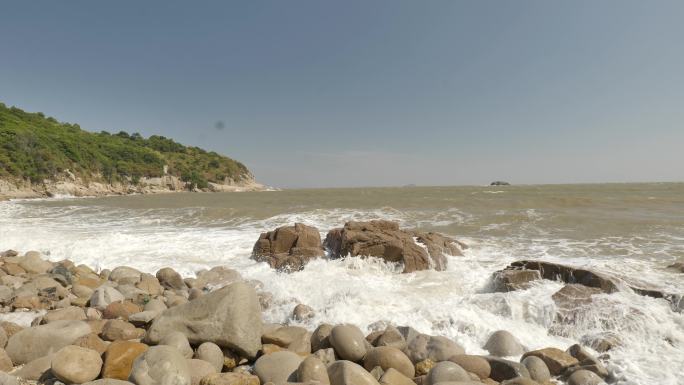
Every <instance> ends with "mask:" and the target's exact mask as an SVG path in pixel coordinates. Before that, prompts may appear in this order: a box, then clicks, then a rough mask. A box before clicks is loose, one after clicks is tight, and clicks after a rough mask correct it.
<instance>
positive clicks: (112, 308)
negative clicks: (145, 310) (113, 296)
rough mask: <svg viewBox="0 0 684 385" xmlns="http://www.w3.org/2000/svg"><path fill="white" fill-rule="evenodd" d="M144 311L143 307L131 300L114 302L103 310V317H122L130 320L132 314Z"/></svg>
mask: <svg viewBox="0 0 684 385" xmlns="http://www.w3.org/2000/svg"><path fill="white" fill-rule="evenodd" d="M140 311H142V309H141V307H140V306H138V305H136V304H134V303H132V302H130V301H124V302H112V303H110V304H109V305H107V307H106V308H105V309H104V311H103V312H102V317H104V318H107V319H113V318H121V319H124V320H128V317H129V316H130V315H131V314H135V313H139V312H140Z"/></svg>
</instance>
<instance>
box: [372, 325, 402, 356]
mask: <svg viewBox="0 0 684 385" xmlns="http://www.w3.org/2000/svg"><path fill="white" fill-rule="evenodd" d="M375 346H378V347H379V346H391V347H393V348H397V349H399V350H402V351H403V350H406V347H407V344H406V339H404V336H403V335H402V334H401V332H399V330H398V329H397V328H395V327H394V326H387V328H385V331H384V332H382V334H381V335H380V336H379V337H378V338H377V339H376V340H375Z"/></svg>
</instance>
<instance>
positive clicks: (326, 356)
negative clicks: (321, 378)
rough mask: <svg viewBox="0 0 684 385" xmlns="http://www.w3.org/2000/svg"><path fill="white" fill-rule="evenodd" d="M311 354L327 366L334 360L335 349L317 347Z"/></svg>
mask: <svg viewBox="0 0 684 385" xmlns="http://www.w3.org/2000/svg"><path fill="white" fill-rule="evenodd" d="M312 356H314V357H316V358H318V359H319V360H321V361H323V363H324V364H325V366H328V365H330V364H332V363H333V362H335V361H336V358H335V350H334V349H333V348H327V349H318V350H316V351H315V352H314V353H313V354H312Z"/></svg>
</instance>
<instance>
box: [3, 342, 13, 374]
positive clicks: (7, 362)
mask: <svg viewBox="0 0 684 385" xmlns="http://www.w3.org/2000/svg"><path fill="white" fill-rule="evenodd" d="M13 368H14V365H13V364H12V359H11V358H10V356H9V354H7V352H6V351H5V349H2V348H0V372H11V371H12V369H13Z"/></svg>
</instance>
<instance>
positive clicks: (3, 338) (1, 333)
mask: <svg viewBox="0 0 684 385" xmlns="http://www.w3.org/2000/svg"><path fill="white" fill-rule="evenodd" d="M8 339H9V337H8V336H7V332H6V331H5V329H3V328H0V348H3V349H4V348H5V346H7V340H8Z"/></svg>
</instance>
